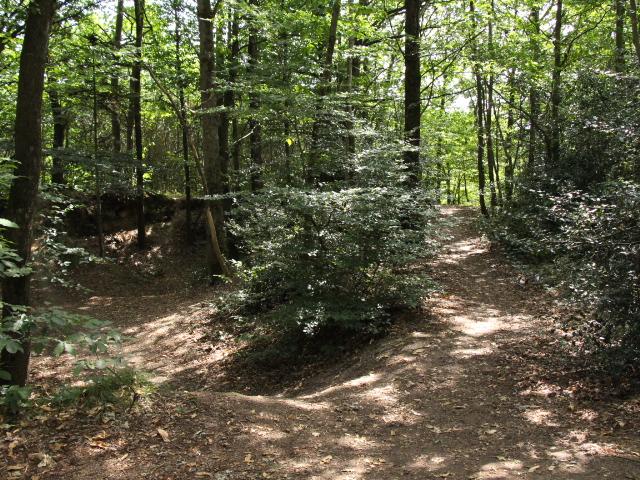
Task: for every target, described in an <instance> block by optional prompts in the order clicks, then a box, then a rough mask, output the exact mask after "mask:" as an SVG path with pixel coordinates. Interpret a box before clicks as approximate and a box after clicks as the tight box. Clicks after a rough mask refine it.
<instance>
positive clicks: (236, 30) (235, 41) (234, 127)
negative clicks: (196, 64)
mask: <svg viewBox="0 0 640 480" xmlns="http://www.w3.org/2000/svg"><path fill="white" fill-rule="evenodd" d="M231 38H232V41H231V64H230V68H229V83H230V84H231V88H230V89H228V90H227V92H226V94H225V105H226V106H227V108H229V109H230V110H232V109H234V108H235V106H236V100H237V99H236V90H235V89H236V87H235V83H236V81H237V79H238V70H239V68H240V19H239V17H238V12H237V11H234V13H233V20H232V22H231ZM239 137H240V135H239V133H238V119H237V118H236V117H235V115H234V116H233V118H232V120H231V141H232V148H231V164H232V167H233V170H234V173H235V175H236V178H237V176H238V175H239V173H240V153H241V152H240V138H239Z"/></svg>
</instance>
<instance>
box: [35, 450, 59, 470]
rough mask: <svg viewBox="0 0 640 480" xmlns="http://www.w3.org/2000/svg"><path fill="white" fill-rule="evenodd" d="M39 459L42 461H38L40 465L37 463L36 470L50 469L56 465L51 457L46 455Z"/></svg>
mask: <svg viewBox="0 0 640 480" xmlns="http://www.w3.org/2000/svg"><path fill="white" fill-rule="evenodd" d="M41 458H42V460H40V463H38V468H47V467H51V466H53V465H54V464H55V463H56V462H55V461H54V460H53V458H52V457H51V455H48V454H46V453H43V454H42V457H41Z"/></svg>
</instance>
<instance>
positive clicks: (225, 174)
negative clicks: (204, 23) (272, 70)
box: [216, 26, 231, 211]
mask: <svg viewBox="0 0 640 480" xmlns="http://www.w3.org/2000/svg"><path fill="white" fill-rule="evenodd" d="M223 33H224V32H223V30H222V27H221V26H218V29H217V31H216V70H217V72H218V75H220V76H221V77H223V80H227V81H228V80H229V71H230V67H229V65H230V61H229V59H227V58H225V55H224V35H223ZM225 64H226V65H225ZM228 91H229V89H228V88H227V89H225V91H224V93H223V94H222V95H217V98H216V101H217V104H218V107H223V108H222V112H221V113H220V127H219V128H218V141H219V142H220V169H221V173H222V183H223V185H222V189H223V191H224V193H228V192H229V190H230V188H229V155H230V154H229V113H228V111H227V103H226V99H227V92H228ZM224 204H225V211H228V207H230V205H231V204H230V203H229V202H224Z"/></svg>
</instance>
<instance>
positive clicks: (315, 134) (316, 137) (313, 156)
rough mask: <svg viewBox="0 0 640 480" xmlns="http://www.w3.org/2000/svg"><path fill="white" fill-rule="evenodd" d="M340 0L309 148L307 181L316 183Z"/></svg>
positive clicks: (333, 15) (333, 17) (336, 1)
mask: <svg viewBox="0 0 640 480" xmlns="http://www.w3.org/2000/svg"><path fill="white" fill-rule="evenodd" d="M340 7H341V2H340V0H334V2H333V6H332V8H331V24H330V26H329V36H328V38H327V50H326V52H325V56H324V62H323V68H322V75H321V76H320V84H319V86H318V91H317V105H316V118H315V120H314V122H313V128H312V131H311V146H310V148H309V162H308V166H307V168H308V171H307V183H308V184H309V185H314V184H316V183H317V182H318V177H319V173H320V172H318V162H317V157H318V156H319V154H320V149H319V142H320V129H321V127H322V125H323V124H324V120H325V119H324V112H323V109H324V97H326V96H327V94H328V93H329V92H330V90H331V77H332V68H333V54H334V52H335V48H336V41H337V32H338V21H339V19H340Z"/></svg>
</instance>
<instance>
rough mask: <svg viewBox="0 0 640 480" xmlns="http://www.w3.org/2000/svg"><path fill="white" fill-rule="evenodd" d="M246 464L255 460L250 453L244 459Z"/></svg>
mask: <svg viewBox="0 0 640 480" xmlns="http://www.w3.org/2000/svg"><path fill="white" fill-rule="evenodd" d="M244 463H253V459H252V458H251V454H250V453H247V455H246V456H245V457H244Z"/></svg>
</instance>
